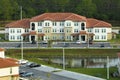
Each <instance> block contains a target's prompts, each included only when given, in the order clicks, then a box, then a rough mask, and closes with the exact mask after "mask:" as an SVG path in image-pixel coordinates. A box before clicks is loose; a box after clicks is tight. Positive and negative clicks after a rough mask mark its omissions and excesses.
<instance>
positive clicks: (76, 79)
mask: <svg viewBox="0 0 120 80" xmlns="http://www.w3.org/2000/svg"><path fill="white" fill-rule="evenodd" d="M34 69H36V70H40V71H42V72H46V73H50V74H54V75H57V76H61V77H67V78H70V79H72V80H105V79H102V78H98V77H94V76H90V75H86V74H81V73H76V72H71V71H67V70H62V69H58V68H53V67H48V66H44V65H42V66H41V67H39V68H34Z"/></svg>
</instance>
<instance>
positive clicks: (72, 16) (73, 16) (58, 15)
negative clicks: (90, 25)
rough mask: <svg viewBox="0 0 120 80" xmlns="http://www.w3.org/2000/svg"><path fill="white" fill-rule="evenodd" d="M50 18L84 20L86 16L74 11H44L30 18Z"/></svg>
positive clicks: (53, 19) (55, 19) (37, 19)
mask: <svg viewBox="0 0 120 80" xmlns="http://www.w3.org/2000/svg"><path fill="white" fill-rule="evenodd" d="M47 19H48V20H52V21H64V20H72V21H86V17H84V16H80V15H77V14H74V13H44V14H41V15H38V16H35V17H32V18H31V20H30V21H31V22H38V21H42V20H47Z"/></svg>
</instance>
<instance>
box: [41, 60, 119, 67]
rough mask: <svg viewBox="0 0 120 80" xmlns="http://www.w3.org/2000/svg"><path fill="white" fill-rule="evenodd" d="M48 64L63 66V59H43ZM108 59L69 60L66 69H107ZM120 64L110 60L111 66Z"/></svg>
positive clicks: (66, 61) (66, 62)
mask: <svg viewBox="0 0 120 80" xmlns="http://www.w3.org/2000/svg"><path fill="white" fill-rule="evenodd" d="M42 60H44V61H47V62H52V63H55V64H59V65H62V63H63V59H62V58H51V59H50V58H49V59H48V58H42ZM106 64H107V58H67V59H65V65H66V67H84V68H106ZM117 64H118V59H117V58H110V59H109V66H110V67H112V66H116V65H117Z"/></svg>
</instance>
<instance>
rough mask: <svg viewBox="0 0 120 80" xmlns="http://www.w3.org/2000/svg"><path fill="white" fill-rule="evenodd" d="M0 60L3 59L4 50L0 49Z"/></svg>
mask: <svg viewBox="0 0 120 80" xmlns="http://www.w3.org/2000/svg"><path fill="white" fill-rule="evenodd" d="M0 58H5V49H3V48H0Z"/></svg>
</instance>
